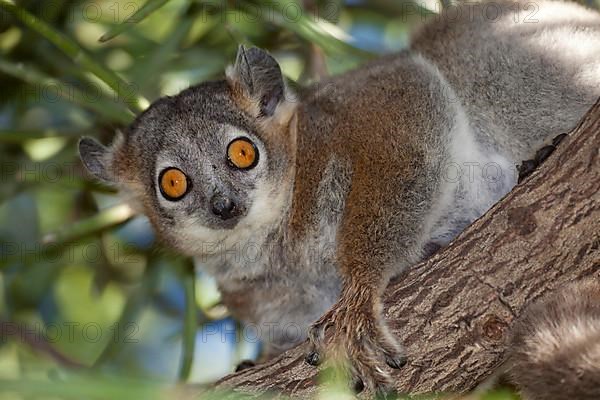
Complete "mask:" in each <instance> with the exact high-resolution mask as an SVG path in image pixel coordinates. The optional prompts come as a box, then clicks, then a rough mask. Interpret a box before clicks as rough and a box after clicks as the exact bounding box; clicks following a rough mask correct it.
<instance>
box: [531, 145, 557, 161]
mask: <svg viewBox="0 0 600 400" xmlns="http://www.w3.org/2000/svg"><path fill="white" fill-rule="evenodd" d="M554 150H556V146H554V145H548V146H544V147H542V148H541V149H539V150H538V151H536V152H535V161H537V162H538V164H541V163H542V162H544V160H545V159H546V158H548V157H550V154H552V153H554Z"/></svg>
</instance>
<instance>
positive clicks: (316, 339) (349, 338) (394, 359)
mask: <svg viewBox="0 0 600 400" xmlns="http://www.w3.org/2000/svg"><path fill="white" fill-rule="evenodd" d="M373 309H374V307H369V304H367V305H360V304H353V303H351V302H350V303H348V302H345V301H343V300H340V301H339V302H338V303H337V304H336V305H335V306H333V308H332V309H331V310H329V311H328V312H327V313H326V314H325V315H323V316H322V317H321V318H320V319H319V320H318V321H317V322H315V323H314V324H313V326H312V328H311V329H310V331H309V334H308V337H309V342H310V349H309V352H308V353H307V355H306V362H307V363H309V364H311V365H315V366H316V365H319V364H321V363H322V362H323V361H324V360H325V359H327V360H334V362H336V363H340V362H341V365H342V366H343V367H344V368H346V369H347V373H348V375H349V376H350V377H351V386H352V388H353V389H354V390H355V391H356V392H360V391H362V390H363V389H365V388H366V389H368V390H369V391H370V392H375V393H377V394H378V395H380V396H381V395H382V396H384V397H387V396H388V395H389V394H390V393H391V390H392V389H393V385H392V381H391V376H390V374H389V373H388V372H387V371H386V368H385V365H384V363H385V364H387V365H388V366H389V367H391V368H395V369H397V368H401V367H402V366H404V365H405V364H406V360H407V358H406V355H405V354H404V351H403V349H402V346H400V345H399V344H398V342H397V341H396V339H395V338H394V337H393V336H392V334H391V333H390V332H389V329H388V327H387V325H386V324H385V321H384V320H383V319H382V318H381V317H380V316H379V314H378V313H377V312H375V311H371V310H373ZM329 328H331V335H330V336H328V337H327V338H326V335H325V334H326V332H327V331H328V329H329Z"/></svg>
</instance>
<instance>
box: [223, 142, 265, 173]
mask: <svg viewBox="0 0 600 400" xmlns="http://www.w3.org/2000/svg"><path fill="white" fill-rule="evenodd" d="M227 160H228V161H229V163H230V164H231V165H233V166H234V167H236V168H239V169H250V168H254V167H255V166H256V164H258V149H257V148H256V146H255V145H254V143H252V141H251V140H250V139H248V138H245V137H240V138H237V139H233V140H232V141H231V142H230V143H229V144H228V145H227Z"/></svg>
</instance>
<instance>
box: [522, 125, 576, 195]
mask: <svg viewBox="0 0 600 400" xmlns="http://www.w3.org/2000/svg"><path fill="white" fill-rule="evenodd" d="M565 137H567V134H566V133H561V134H560V135H558V136H556V137H555V138H554V139H553V140H552V144H549V145H547V146H544V147H542V148H541V149H539V150H538V151H537V152H536V153H535V156H534V158H533V159H532V160H525V161H523V162H522V163H521V165H518V166H517V170H518V171H519V178H518V181H517V182H518V183H521V182H523V181H524V180H525V178H527V177H528V176H529V175H531V173H532V172H533V171H535V169H536V168H537V167H538V166H539V165H540V164H541V163H542V162H544V160H545V159H546V158H548V157H549V156H550V154H552V153H553V152H554V150H556V146H558V144H559V143H560V142H562V141H563V139H564V138H565Z"/></svg>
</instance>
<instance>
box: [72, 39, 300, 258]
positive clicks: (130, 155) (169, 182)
mask: <svg viewBox="0 0 600 400" xmlns="http://www.w3.org/2000/svg"><path fill="white" fill-rule="evenodd" d="M294 106H295V104H294V102H293V101H290V99H289V97H288V96H286V87H285V83H284V80H283V77H282V74H281V70H280V68H279V65H278V64H277V62H276V61H275V60H274V59H273V58H272V57H271V56H270V55H269V54H267V53H266V52H264V51H262V50H260V49H257V48H251V49H244V47H242V46H240V48H239V50H238V54H237V58H236V62H235V64H234V65H233V66H230V67H229V68H228V69H227V79H225V80H222V81H215V82H207V83H203V84H200V85H198V86H194V87H191V88H189V89H187V90H185V91H183V92H181V93H180V94H178V95H177V96H174V97H165V98H162V99H160V100H158V101H156V102H155V103H153V104H152V105H151V106H150V107H149V108H148V109H147V110H146V111H145V112H144V113H142V114H141V115H140V116H139V117H138V118H137V119H136V120H135V121H134V122H133V124H132V125H131V126H130V127H129V128H128V129H127V131H126V133H125V134H124V135H119V136H118V137H117V139H116V140H115V141H114V143H113V144H112V145H111V146H110V147H108V148H107V147H104V146H103V145H101V144H100V143H98V142H97V141H95V140H94V139H91V138H83V139H82V140H81V141H80V143H79V153H80V156H81V159H82V161H83V163H84V165H85V166H86V168H87V169H88V170H89V172H91V173H92V174H93V175H94V176H96V177H97V178H99V179H102V180H104V181H109V182H112V183H114V184H116V185H117V187H119V188H120V189H122V190H123V191H124V192H129V193H131V194H132V196H133V198H134V199H135V200H137V201H136V203H138V204H141V205H142V206H143V209H144V212H145V213H146V214H147V215H148V217H149V218H150V220H151V222H152V224H153V226H154V227H155V229H156V230H157V231H158V233H159V234H160V236H161V237H162V238H163V239H164V240H166V241H167V242H168V243H170V244H171V245H173V246H174V247H176V248H178V249H179V250H180V251H183V252H184V253H187V254H191V255H199V254H204V250H203V249H204V248H206V245H210V244H215V243H224V242H228V241H236V240H248V237H249V236H251V235H253V234H255V232H257V231H260V230H261V229H264V228H267V227H269V226H272V225H273V224H275V223H276V222H277V220H278V219H280V218H281V215H282V213H283V212H284V209H285V204H286V203H287V200H288V198H287V196H288V195H289V193H290V190H291V185H292V181H293V173H294V163H295V143H296V126H295V125H296V121H295V120H296V118H295V107H294Z"/></svg>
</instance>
